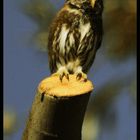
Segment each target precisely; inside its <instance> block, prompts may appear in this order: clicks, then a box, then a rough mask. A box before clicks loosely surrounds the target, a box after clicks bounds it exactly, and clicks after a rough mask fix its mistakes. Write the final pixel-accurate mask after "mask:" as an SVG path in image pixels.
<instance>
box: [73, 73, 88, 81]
mask: <svg viewBox="0 0 140 140" xmlns="http://www.w3.org/2000/svg"><path fill="white" fill-rule="evenodd" d="M81 79H84V80H83V81H84V82H86V81H87V75H86V74H85V73H83V72H82V71H80V72H77V73H76V80H78V81H79V80H81Z"/></svg>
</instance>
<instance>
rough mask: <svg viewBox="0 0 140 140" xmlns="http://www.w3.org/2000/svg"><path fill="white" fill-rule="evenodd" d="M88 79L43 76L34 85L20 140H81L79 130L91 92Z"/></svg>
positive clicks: (91, 87)
mask: <svg viewBox="0 0 140 140" xmlns="http://www.w3.org/2000/svg"><path fill="white" fill-rule="evenodd" d="M92 90H93V86H92V83H91V82H90V81H87V82H81V81H77V80H76V77H75V75H70V80H69V81H67V80H66V79H64V80H63V82H62V83H61V82H60V81H59V78H58V76H51V77H49V78H46V79H44V80H43V81H42V82H41V83H40V84H39V87H38V91H37V93H36V96H35V99H34V102H33V105H32V109H31V112H30V114H29V118H28V121H27V125H26V128H25V130H24V133H23V138H22V139H23V140H81V129H82V123H83V119H84V114H85V110H86V106H87V103H88V100H89V96H90V93H91V91H92Z"/></svg>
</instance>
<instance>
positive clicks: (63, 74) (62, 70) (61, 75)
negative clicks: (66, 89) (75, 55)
mask: <svg viewBox="0 0 140 140" xmlns="http://www.w3.org/2000/svg"><path fill="white" fill-rule="evenodd" d="M57 75H58V76H59V79H60V81H61V83H62V81H63V78H64V77H65V78H66V79H67V80H68V81H69V72H68V71H67V69H66V68H65V67H61V68H60V69H59V70H58V71H57Z"/></svg>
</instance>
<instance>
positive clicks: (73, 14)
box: [48, 0, 103, 81]
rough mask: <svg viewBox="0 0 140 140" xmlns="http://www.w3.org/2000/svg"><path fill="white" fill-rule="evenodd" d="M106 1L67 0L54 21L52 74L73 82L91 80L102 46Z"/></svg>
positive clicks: (50, 53)
mask: <svg viewBox="0 0 140 140" xmlns="http://www.w3.org/2000/svg"><path fill="white" fill-rule="evenodd" d="M102 12H103V1H102V0H66V1H65V3H64V6H63V7H62V8H61V9H60V11H59V12H58V13H57V15H56V17H55V18H54V20H53V22H52V24H51V26H50V30H49V38H48V59H49V66H50V71H51V73H52V74H53V73H55V74H58V75H59V79H60V81H62V80H63V78H64V77H65V78H67V79H68V80H69V74H75V75H76V79H77V80H80V79H81V78H82V79H84V81H86V80H87V73H88V71H89V69H90V67H91V66H92V64H93V62H94V59H95V55H96V52H97V50H98V49H99V48H100V46H101V41H102V35H103V27H102Z"/></svg>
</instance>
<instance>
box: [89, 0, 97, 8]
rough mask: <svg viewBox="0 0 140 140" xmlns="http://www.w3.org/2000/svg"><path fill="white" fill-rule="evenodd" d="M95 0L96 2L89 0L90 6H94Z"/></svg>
mask: <svg viewBox="0 0 140 140" xmlns="http://www.w3.org/2000/svg"><path fill="white" fill-rule="evenodd" d="M95 2H96V0H90V3H91V6H92V8H94V5H95Z"/></svg>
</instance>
